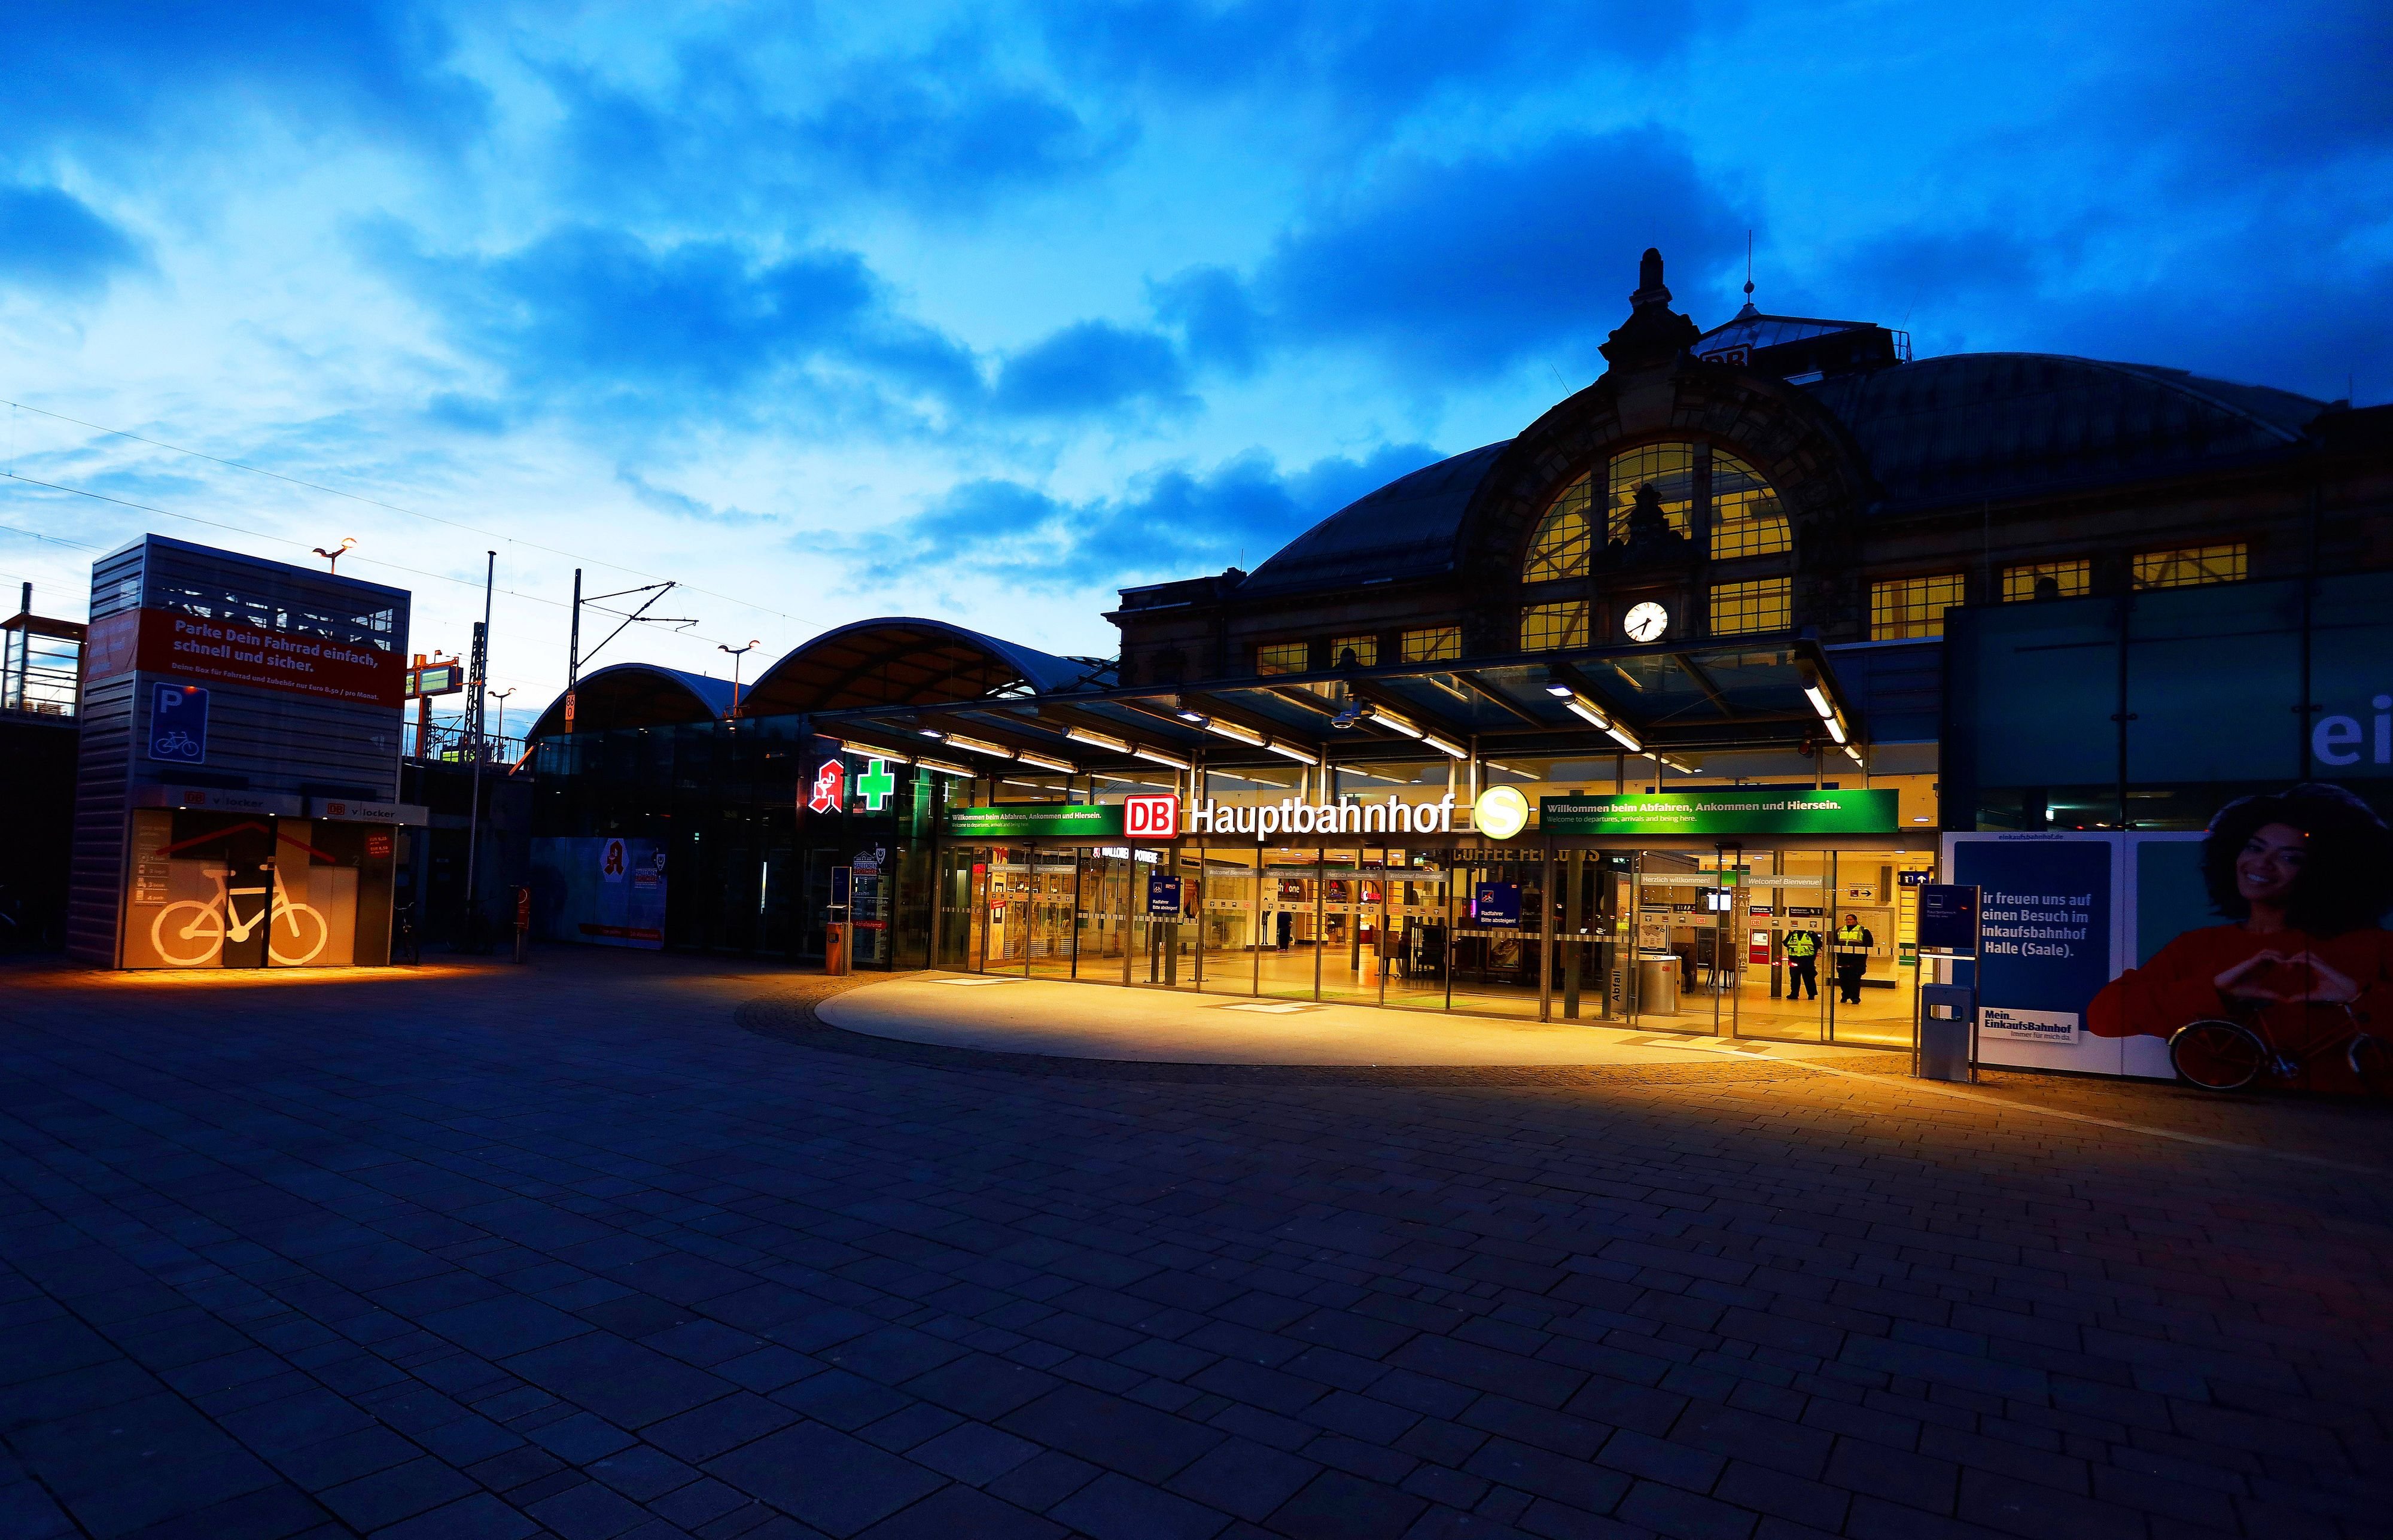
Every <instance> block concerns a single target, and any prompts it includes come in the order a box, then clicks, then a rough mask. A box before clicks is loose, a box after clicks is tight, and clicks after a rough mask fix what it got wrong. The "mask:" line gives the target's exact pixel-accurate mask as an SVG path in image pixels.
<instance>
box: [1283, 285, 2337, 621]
mask: <svg viewBox="0 0 2393 1540" xmlns="http://www.w3.org/2000/svg"><path fill="white" fill-rule="evenodd" d="M1759 319H1761V320H1773V318H1759ZM1774 320H1785V318H1774ZM1803 324H1805V325H1814V326H1819V327H1824V328H1834V327H1839V326H1845V325H1847V324H1849V323H1845V322H1828V321H1822V322H1805V323H1803ZM1722 330H1723V331H1725V330H1726V329H1725V328H1723V329H1722ZM1781 340H1783V339H1781ZM1798 388H1800V389H1802V390H1803V391H1805V392H1807V393H1808V394H1809V395H1810V396H1811V398H1813V399H1814V400H1816V401H1818V402H1819V403H1820V404H1821V405H1822V406H1824V407H1825V408H1826V409H1827V410H1828V411H1829V412H1830V413H1832V414H1833V415H1834V416H1835V417H1836V418H1837V420H1838V421H1839V422H1841V423H1842V424H1844V426H1845V427H1846V429H1847V430H1848V431H1849V432H1850V434H1851V435H1852V437H1853V439H1854V441H1855V442H1856V443H1857V444H1858V445H1859V447H1860V449H1861V451H1862V454H1863V459H1864V460H1865V461H1866V469H1867V470H1868V472H1869V474H1870V475H1871V476H1872V477H1874V478H1875V479H1876V482H1877V484H1878V486H1879V487H1880V488H1881V489H1883V490H1884V492H1885V494H1886V502H1887V504H1888V505H1889V506H1892V507H1896V508H1902V507H1909V506H1933V505H1936V504H1938V503H1942V502H1965V501H1968V500H1970V499H1976V498H1994V497H2002V498H2007V497H2019V496H2028V495H2033V494H2036V493H2041V492H2051V491H2060V490H2066V489H2071V488H2073V487H2081V486H2099V485H2102V484H2105V483H2111V482H2121V481H2140V480H2145V479H2149V478H2153V477H2158V476H2171V475H2177V474H2181V473H2183V472H2186V471H2191V470H2198V469H2207V468H2214V467H2216V466H2219V465H2222V464H2230V463H2237V462H2239V461H2243V460H2249V459H2254V458H2259V457H2265V456H2268V455H2271V454H2277V453H2282V452H2284V451H2287V450H2292V449H2294V448H2295V447H2296V446H2298V445H2299V444H2300V443H2301V442H2302V437H2303V430H2304V429H2305V427H2307V426H2308V424H2309V423H2310V422H2311V420H2312V419H2314V418H2316V417H2317V416H2318V415H2319V413H2320V412H2321V411H2324V410H2326V404H2325V403H2324V402H2322V401H2314V400H2311V399H2310V398H2308V397H2304V396H2296V395H2295V394H2293V393H2292V392H2290V391H2283V390H2275V389H2271V388H2270V387H2269V386H2267V385H2235V384H2232V383H2230V382H2228V381H2225V380H2212V379H2205V378H2203V377H2202V376H2200V375H2197V374H2191V373H2188V372H2186V371H2184V370H2181V369H2164V368H2161V367H2159V366H2157V365H2153V364H2129V363H2106V362H2104V361H2102V360H2100V359H2077V358H2069V357H2065V356H2062V355H2060V354H2051V353H1956V354H1952V355H1948V356H1946V357H1943V358H1936V359H1920V360H1918V361H1917V362H1916V363H1903V364H1897V365H1892V366H1890V367H1887V368H1882V369H1875V370H1869V371H1866V372H1855V373H1849V374H1834V375H1830V376H1829V377H1827V378H1825V379H1822V380H1814V381H1811V382H1810V383H1808V384H1805V385H1800V386H1798ZM1510 442H1511V441H1510V440H1509V439H1508V440H1506V441H1504V442H1502V443H1496V444H1487V445H1484V446H1482V447H1481V448H1479V449H1475V450H1471V451H1470V452H1469V453H1467V454H1458V455H1456V456H1454V457H1453V458H1452V459H1450V460H1441V461H1439V462H1438V463H1436V464H1434V465H1430V466H1427V467H1424V468H1423V469H1421V470H1418V471H1415V472H1413V473H1412V474H1411V475H1410V476H1399V477H1397V478H1396V479H1395V480H1393V481H1391V482H1389V483H1388V484H1387V485H1386V486H1384V487H1381V488H1380V489H1378V490H1377V491H1374V492H1370V493H1367V494H1366V495H1365V496H1363V497H1360V498H1357V499H1355V500H1354V501H1353V502H1350V503H1348V504H1347V505H1346V506H1345V507H1343V508H1340V510H1339V511H1338V512H1336V513H1334V514H1332V515H1330V516H1328V517H1327V518H1325V519H1323V520H1322V521H1321V522H1320V523H1318V524H1316V525H1314V527H1313V528H1312V529H1307V530H1306V531H1305V532H1304V533H1303V534H1301V535H1299V536H1297V538H1296V539H1294V540H1292V541H1290V542H1288V544H1287V545H1286V546H1284V547H1282V548H1281V549H1280V551H1279V552H1278V553H1277V554H1276V555H1274V556H1273V557H1272V558H1271V559H1270V560H1269V561H1266V562H1264V563H1263V564H1262V566H1261V567H1260V568H1256V569H1255V571H1254V573H1253V575H1251V576H1250V577H1249V578H1248V579H1247V580H1246V581H1244V582H1242V583H1240V584H1239V585H1238V589H1237V594H1238V596H1239V597H1240V598H1251V597H1255V596H1259V595H1268V594H1295V593H1319V592H1321V591H1323V590H1327V589H1336V588H1352V587H1356V586H1359V585H1361V584H1364V583H1371V582H1386V581H1393V580H1395V579H1400V578H1423V577H1436V576H1439V575H1442V574H1444V573H1447V572H1451V571H1453V570H1455V568H1456V564H1457V562H1458V560H1459V546H1460V541H1459V536H1460V533H1461V528H1462V518H1463V515H1464V513H1465V512H1466V511H1467V510H1468V509H1469V507H1470V505H1471V495H1472V493H1474V492H1475V491H1477V490H1478V489H1479V484H1480V482H1481V481H1482V480H1484V478H1485V477H1486V476H1487V474H1488V473H1489V472H1490V471H1491V470H1492V469H1494V467H1495V464H1496V462H1497V458H1498V457H1499V456H1500V455H1502V454H1503V452H1504V450H1507V449H1508V448H1510Z"/></svg>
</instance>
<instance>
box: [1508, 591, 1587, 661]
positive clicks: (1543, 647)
mask: <svg viewBox="0 0 2393 1540" xmlns="http://www.w3.org/2000/svg"><path fill="white" fill-rule="evenodd" d="M1583 646H1587V601H1586V600H1585V599H1574V600H1572V601H1571V602H1570V603H1568V604H1560V605H1531V606H1529V607H1527V608H1526V609H1523V610H1522V611H1521V650H1522V651H1523V652H1548V651H1550V650H1552V649H1553V648H1555V647H1583Z"/></svg>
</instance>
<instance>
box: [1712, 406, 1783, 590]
mask: <svg viewBox="0 0 2393 1540" xmlns="http://www.w3.org/2000/svg"><path fill="white" fill-rule="evenodd" d="M1794 543H1795V542H1794V541H1793V539H1792V538H1790V537H1789V535H1788V533H1787V529H1786V513H1785V509H1783V508H1781V507H1779V505H1778V494H1777V493H1776V492H1774V491H1772V490H1771V489H1770V483H1769V482H1767V481H1764V480H1762V479H1761V473H1760V472H1759V471H1757V470H1755V469H1754V468H1753V467H1752V466H1750V465H1748V464H1746V463H1745V462H1744V461H1742V460H1739V459H1738V458H1737V457H1736V456H1734V455H1733V454H1731V453H1729V452H1728V451H1727V450H1712V555H1714V556H1715V557H1721V556H1766V555H1771V554H1772V553H1773V552H1778V551H1786V550H1791V549H1793V547H1794ZM1714 592H1718V591H1717V590H1715V591H1714ZM1714 613H1715V614H1717V613H1718V611H1714ZM1712 629H1713V630H1714V631H1718V630H1719V629H1720V626H1719V625H1718V623H1717V622H1715V623H1714V625H1713V627H1712Z"/></svg>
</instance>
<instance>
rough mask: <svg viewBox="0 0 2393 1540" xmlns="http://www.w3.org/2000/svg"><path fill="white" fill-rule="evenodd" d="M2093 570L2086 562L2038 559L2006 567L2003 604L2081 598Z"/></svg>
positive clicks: (2004, 569) (2004, 571)
mask: <svg viewBox="0 0 2393 1540" xmlns="http://www.w3.org/2000/svg"><path fill="white" fill-rule="evenodd" d="M2093 572H2094V564H2093V563H2092V562H2085V561H2039V562H2029V563H2027V564H2025V565H2023V566H2019V567H2006V568H2003V603H2005V604H2007V605H2010V604H2019V603H2020V602H2022V601H2024V600H2032V599H2037V598H2050V599H2076V598H2082V597H2084V596H2085V594H2086V592H2087V590H2089V589H2090V588H2092V587H2093ZM2047 584H2048V585H2049V586H2047Z"/></svg>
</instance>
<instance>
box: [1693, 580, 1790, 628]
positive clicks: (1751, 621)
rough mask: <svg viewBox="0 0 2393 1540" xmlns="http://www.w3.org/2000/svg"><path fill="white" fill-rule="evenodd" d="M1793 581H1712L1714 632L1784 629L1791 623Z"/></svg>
mask: <svg viewBox="0 0 2393 1540" xmlns="http://www.w3.org/2000/svg"><path fill="white" fill-rule="evenodd" d="M1793 594H1794V583H1793V581H1792V580H1791V579H1787V578H1762V579H1759V580H1757V581H1753V582H1742V583H1714V584H1713V585H1712V634H1713V635H1715V636H1741V635H1744V634H1746V633H1750V632H1757V631H1784V630H1785V629H1786V627H1787V626H1788V624H1789V623H1790V620H1789V617H1790V616H1791V614H1792V612H1793V611H1792V606H1793V602H1794V599H1793Z"/></svg>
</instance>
